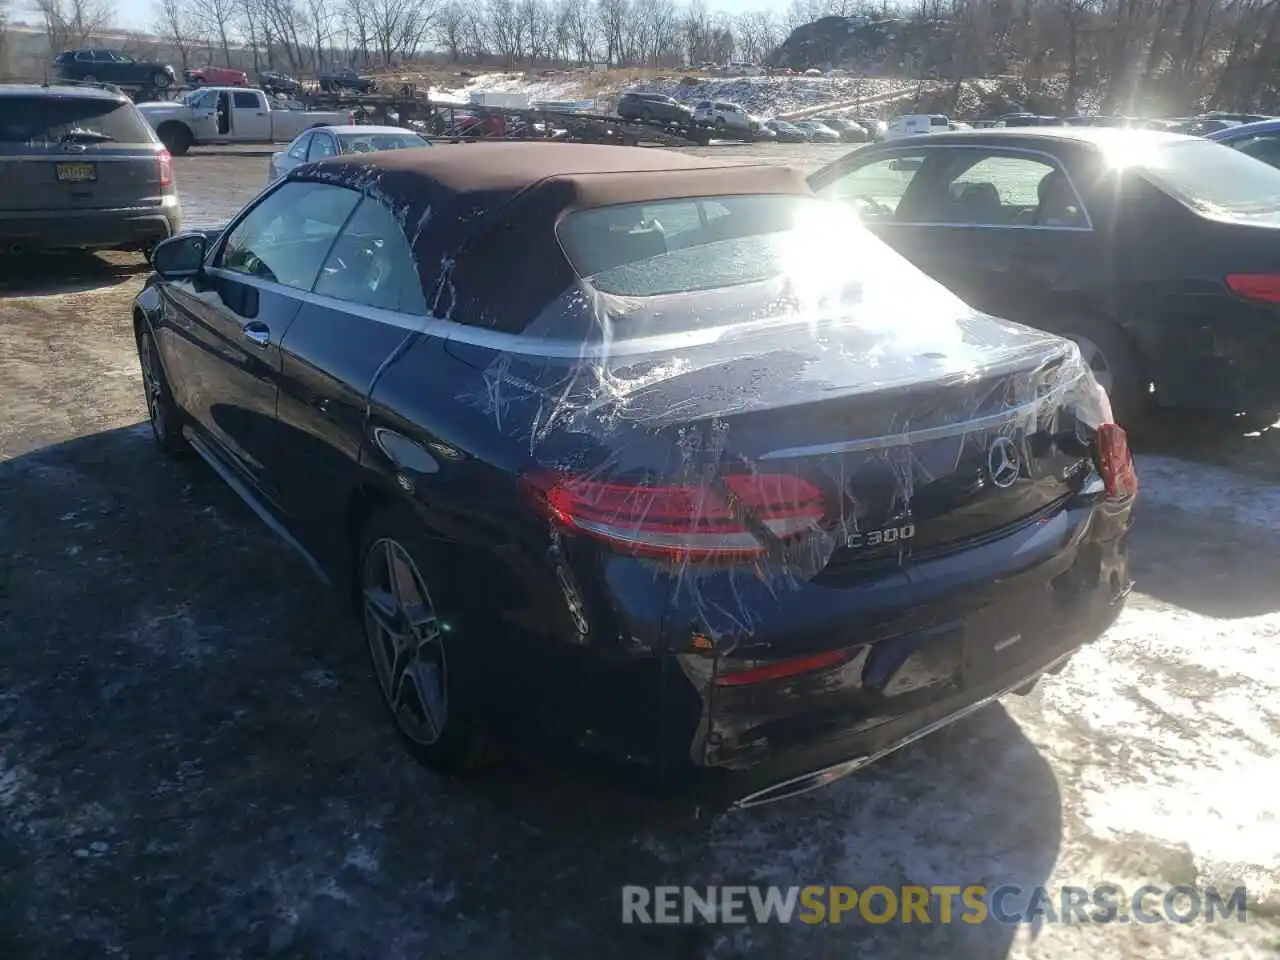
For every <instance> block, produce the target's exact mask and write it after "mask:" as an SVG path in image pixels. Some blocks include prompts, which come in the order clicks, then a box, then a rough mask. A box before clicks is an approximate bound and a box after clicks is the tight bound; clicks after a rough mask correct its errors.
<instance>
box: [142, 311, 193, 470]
mask: <svg viewBox="0 0 1280 960" xmlns="http://www.w3.org/2000/svg"><path fill="white" fill-rule="evenodd" d="M136 335H137V344H138V364H139V366H140V367H141V368H142V395H143V398H144V399H145V400H146V403H147V416H148V418H149V419H150V421H151V436H152V437H153V438H154V439H155V442H156V446H157V447H159V448H160V452H161V453H163V454H164V455H165V456H167V457H171V458H172V459H174V460H181V459H182V458H183V457H185V456H186V455H187V453H188V452H189V451H190V447H189V446H188V445H187V441H186V439H185V438H184V437H183V436H182V423H183V420H184V419H185V418H184V417H183V415H182V409H181V408H180V407H179V406H178V405H177V404H176V403H175V402H174V400H173V392H172V391H171V390H170V389H169V380H168V378H167V377H166V376H165V374H164V367H163V366H161V364H160V352H159V351H158V350H157V349H156V341H155V338H154V337H152V335H151V331H150V329H148V327H147V325H146V324H145V323H142V322H139V324H138V329H137V331H136Z"/></svg>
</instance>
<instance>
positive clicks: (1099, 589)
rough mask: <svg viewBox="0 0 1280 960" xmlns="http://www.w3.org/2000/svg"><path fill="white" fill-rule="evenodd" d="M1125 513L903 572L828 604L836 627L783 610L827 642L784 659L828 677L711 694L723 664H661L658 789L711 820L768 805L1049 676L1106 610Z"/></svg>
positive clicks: (1084, 512)
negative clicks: (901, 583)
mask: <svg viewBox="0 0 1280 960" xmlns="http://www.w3.org/2000/svg"><path fill="white" fill-rule="evenodd" d="M1130 510H1131V506H1130V505H1123V506H1118V505H1115V504H1107V503H1103V504H1099V505H1094V506H1081V507H1079V508H1078V509H1075V510H1070V509H1069V510H1066V511H1063V513H1061V514H1059V515H1058V516H1057V517H1055V518H1054V521H1053V522H1052V523H1050V524H1045V525H1043V526H1042V527H1040V528H1039V529H1038V530H1030V531H1026V532H1024V533H1023V534H1020V535H1017V536H1011V537H1009V538H1005V539H1004V540H1000V541H995V542H993V543H990V544H987V545H985V546H983V547H980V548H977V549H975V550H971V551H966V552H965V553H964V554H959V555H955V556H952V557H949V558H944V559H941V560H938V561H930V562H929V563H924V564H921V565H919V567H917V568H916V570H915V572H914V573H915V580H916V583H915V584H914V586H911V585H908V587H907V590H906V591H905V592H903V593H899V591H897V590H895V589H894V587H893V586H892V585H891V584H890V583H888V582H887V581H886V580H881V581H880V582H877V583H867V584H865V585H864V586H860V587H858V588H854V589H852V590H849V589H845V590H841V591H839V592H840V593H842V594H846V595H847V596H846V603H847V605H848V613H847V617H846V619H845V620H844V622H843V623H841V622H840V621H839V620H838V619H836V620H834V621H832V620H831V618H830V613H831V611H825V612H824V611H821V610H820V609H819V608H820V606H821V604H820V603H819V602H818V601H817V599H816V597H815V598H814V599H813V600H812V601H811V602H810V603H803V601H801V603H796V600H795V599H793V600H790V601H789V602H788V603H787V606H788V607H790V608H791V610H792V613H791V615H790V616H791V619H792V620H793V621H796V622H797V623H798V625H799V626H800V628H801V629H804V630H805V631H806V632H807V633H810V636H812V633H811V631H812V630H814V629H815V628H816V629H821V626H820V624H819V622H818V621H817V620H816V619H815V614H816V615H817V617H820V618H821V619H823V620H827V623H826V625H825V632H826V635H827V637H828V638H829V639H827V640H826V641H825V643H821V642H819V643H818V644H814V645H806V649H803V650H793V651H792V652H794V653H796V654H811V653H815V652H818V651H820V650H825V651H830V650H832V649H833V648H835V649H843V650H845V651H846V652H847V653H848V659H847V660H846V661H845V662H844V663H842V664H840V665H838V666H835V667H832V668H829V669H825V670H821V671H815V672H813V673H808V674H803V675H800V676H797V677H793V678H790V679H782V680H770V681H765V682H761V683H754V684H750V685H745V686H728V687H725V686H717V685H716V683H715V681H714V678H715V677H716V676H717V675H718V674H719V673H720V672H722V671H723V670H724V667H725V663H724V662H721V661H726V660H727V659H728V658H724V657H722V658H717V657H716V656H714V655H706V654H702V655H700V654H693V653H685V654H679V655H676V656H675V657H673V658H671V659H673V660H674V661H676V662H677V663H678V669H676V670H671V671H669V672H670V673H672V674H682V676H673V677H671V679H670V681H669V683H668V685H667V687H668V691H669V695H668V697H667V702H666V708H667V709H666V711H665V714H666V717H667V723H668V725H669V726H668V729H669V730H670V734H671V735H670V736H669V738H668V739H667V750H668V764H667V770H668V774H669V783H670V784H671V785H672V786H673V787H678V788H684V789H691V790H692V791H693V792H694V793H695V794H696V795H697V796H698V798H699V802H700V803H702V804H703V805H705V806H707V807H709V808H711V809H713V810H723V809H726V808H732V807H743V806H754V805H757V804H759V803H767V802H772V801H775V800H780V799H784V798H786V797H789V796H793V795H796V794H799V793H804V792H807V791H808V790H811V789H814V788H815V787H819V786H822V785H824V784H826V783H830V782H831V781H833V780H835V779H838V778H839V777H842V776H845V775H847V774H850V773H853V772H855V771H856V770H859V769H861V768H862V767H864V766H866V765H867V764H869V763H871V762H874V761H875V760H876V759H878V758H879V757H882V756H884V755H885V754H887V753H890V752H892V751H894V750H896V749H898V748H899V747H902V746H905V745H906V744H907V743H910V742H912V741H913V740H915V739H918V738H920V737H922V736H924V735H926V734H928V733H931V732H933V731H934V730H936V729H939V728H941V727H943V726H946V725H948V724H949V723H951V722H954V721H956V720H958V719H960V718H961V717H963V716H965V715H966V714H968V713H970V712H972V711H973V710H975V709H977V708H979V707H981V706H983V705H985V704H986V703H989V702H991V701H992V700H994V699H996V698H998V697H999V696H1001V695H1003V694H1004V693H1007V692H1009V691H1010V690H1013V689H1017V688H1018V687H1020V686H1022V685H1023V684H1025V683H1027V682H1028V681H1030V680H1032V679H1034V678H1036V677H1038V676H1039V675H1041V674H1042V673H1044V672H1046V671H1050V670H1057V669H1060V667H1061V665H1062V664H1063V663H1064V662H1065V660H1066V659H1067V658H1068V657H1069V656H1070V655H1071V654H1072V653H1073V652H1074V651H1075V650H1077V649H1078V648H1079V647H1081V646H1082V645H1084V644H1085V643H1088V642H1090V641H1091V640H1094V639H1096V638H1097V637H1098V636H1100V635H1101V634H1102V633H1103V632H1104V631H1105V630H1106V628H1107V627H1108V626H1109V625H1110V624H1111V623H1112V622H1113V621H1114V619H1115V617H1116V616H1117V615H1118V613H1119V611H1120V609H1121V608H1122V605H1123V601H1124V598H1125V596H1127V594H1128V591H1129V588H1130V580H1129V574H1128V558H1127V531H1128V529H1129V517H1130ZM1037 538H1040V540H1041V541H1042V542H1040V543H1037V542H1036V539H1037ZM934 565H936V569H934V570H932V571H931V570H929V569H928V568H929V567H931V566H934ZM802 592H803V591H802ZM876 594H881V595H882V596H883V599H884V601H885V602H886V605H884V606H882V605H881V604H880V603H877V602H876V596H875V595H876ZM895 594H896V596H895ZM912 594H914V595H915V600H914V602H913V601H912V600H911V599H910V596H911V595H912ZM859 595H860V596H859ZM712 599H713V598H711V597H704V598H703V600H704V601H711V600H712ZM760 627H766V628H767V624H765V623H762V624H760ZM756 636H757V637H759V636H760V633H759V627H758V629H757V634H756ZM831 638H834V639H836V643H834V644H833V643H832V639H831ZM751 639H753V638H747V639H746V640H744V642H743V645H744V646H745V645H746V644H748V643H750V642H751ZM790 645H791V644H790V642H788V646H790ZM734 656H736V657H739V658H741V657H742V656H743V653H742V652H741V651H737V652H735V654H734ZM682 687H683V690H682V689H681V688H682ZM682 693H683V695H682ZM677 751H679V752H678V753H677ZM673 761H674V762H673Z"/></svg>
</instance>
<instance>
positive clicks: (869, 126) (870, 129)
mask: <svg viewBox="0 0 1280 960" xmlns="http://www.w3.org/2000/svg"><path fill="white" fill-rule="evenodd" d="M858 123H860V124H862V126H863V129H865V130H866V131H867V139H868V140H871V141H872V142H873V143H878V142H879V141H881V140H883V139H885V136H886V135H887V134H888V132H889V125H888V124H887V123H885V122H884V121H883V120H881V119H880V118H879V117H859V118H858Z"/></svg>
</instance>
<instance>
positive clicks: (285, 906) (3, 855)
mask: <svg viewBox="0 0 1280 960" xmlns="http://www.w3.org/2000/svg"><path fill="white" fill-rule="evenodd" d="M0 810H3V816H0V862H3V863H5V864H6V870H5V872H4V875H3V877H2V878H0V955H3V956H13V957H19V956H20V957H24V958H35V957H50V958H58V960H64V958H72V957H88V956H94V957H97V956H107V955H115V954H119V955H132V956H161V955H184V956H220V957H230V956H251V957H266V956H289V957H320V956H324V957H352V958H364V957H370V956H376V957H397V956H404V957H422V956H433V957H439V956H465V957H467V958H504V960H505V958H510V957H513V956H519V957H522V958H536V957H556V958H560V957H568V956H592V955H595V954H597V953H598V952H599V951H600V950H601V949H602V948H605V949H608V951H609V953H610V955H611V956H614V957H624V958H628V957H663V958H682V957H688V958H694V957H699V958H701V957H707V956H742V955H754V954H758V955H767V956H784V955H785V956H787V957H807V956H814V957H817V956H835V955H848V954H849V952H850V951H851V950H856V951H857V953H858V955H859V956H864V957H878V956H885V957H890V956H892V957H898V956H902V957H916V956H920V955H922V953H927V954H938V955H946V956H951V957H975V958H982V960H998V958H1001V957H1004V956H1005V955H1006V954H1007V952H1008V950H1009V945H1010V942H1011V938H1012V932H1013V928H1011V927H1002V926H999V925H995V924H993V923H987V924H984V925H981V926H972V925H968V924H964V923H958V922H957V923H953V924H952V925H950V926H946V927H939V926H927V925H922V924H919V923H917V924H909V925H900V924H896V923H895V924H889V925H883V926H876V925H870V924H867V923H865V922H861V921H857V920H855V922H854V923H851V924H843V925H840V926H819V927H812V928H811V927H807V926H805V925H803V924H799V923H792V924H791V925H789V926H786V927H783V926H778V925H770V926H760V925H754V924H753V925H749V926H744V927H717V928H710V927H705V926H704V927H674V928H673V927H649V928H639V927H624V926H622V924H621V922H620V921H621V887H622V885H624V884H641V885H657V884H675V885H684V884H689V885H693V886H698V887H702V886H705V885H707V884H713V883H714V884H725V883H758V884H780V885H791V884H801V885H803V884H840V883H846V884H853V885H857V886H868V885H872V884H883V885H887V886H890V887H893V886H896V885H899V884H904V883H909V884H925V885H929V884H968V883H984V884H986V885H987V886H988V887H994V886H997V885H1000V884H1017V885H1020V886H1022V887H1032V886H1035V885H1038V884H1042V883H1044V882H1046V879H1047V877H1048V876H1049V873H1050V871H1051V869H1052V868H1053V865H1054V862H1055V859H1056V856H1057V852H1058V847H1059V842H1060V836H1061V831H1062V813H1061V798H1060V795H1059V791H1058V786H1057V784H1056V782H1055V780H1054V778H1053V775H1052V773H1051V771H1050V769H1049V767H1048V765H1047V764H1046V762H1045V761H1044V759H1043V758H1042V757H1041V756H1040V755H1039V754H1038V752H1037V751H1036V749H1035V748H1034V746H1033V745H1032V744H1031V743H1030V742H1028V741H1027V739H1026V738H1025V737H1024V736H1023V734H1022V733H1021V731H1020V729H1019V727H1018V726H1017V725H1016V724H1015V723H1014V722H1013V720H1012V719H1011V718H1010V717H1009V716H1008V714H1006V713H1005V711H1004V710H1003V709H1001V708H998V707H997V708H992V709H989V710H986V711H982V712H981V713H979V714H977V715H975V716H974V717H972V718H970V719H969V720H968V721H966V722H965V723H963V724H960V725H957V726H956V727H953V728H951V729H950V730H947V731H944V732H943V733H941V734H938V735H937V736H935V737H933V738H930V739H928V740H926V741H923V742H921V743H919V744H917V745H915V746H913V747H912V748H910V749H908V750H906V751H904V752H903V753H901V754H899V755H898V756H896V757H894V758H891V760H889V761H887V762H885V763H883V764H880V765H878V766H877V767H875V768H874V769H872V770H870V771H867V772H866V773H865V775H863V776H859V777H857V778H853V779H850V780H848V781H845V782H842V783H840V784H837V785H835V786H833V787H831V788H828V789H826V790H824V791H821V792H818V793H816V794H812V795H810V796H808V797H805V798H800V799H798V800H795V801H793V802H790V803H785V804H781V805H777V806H775V807H772V808H765V809H764V810H760V811H755V812H749V813H745V814H739V815H736V816H730V817H726V818H722V819H720V820H717V821H714V822H712V823H710V824H707V823H695V822H693V821H691V820H690V819H678V818H676V817H674V816H671V815H670V813H669V809H668V808H667V807H654V808H653V809H651V810H650V809H646V808H645V806H644V805H643V804H639V803H637V802H634V801H625V802H624V801H623V800H622V799H620V798H619V797H618V796H616V795H614V794H611V793H610V792H609V791H607V790H604V789H602V788H600V787H598V786H597V785H595V784H592V783H587V782H580V781H577V780H572V779H568V778H560V777H556V776H552V775H548V773H547V772H546V771H532V770H528V769H523V768H516V767H514V766H513V767H508V768H503V769H500V770H497V771H493V772H491V773H490V774H488V775H487V776H486V777H485V778H484V779H483V780H479V781H475V780H471V781H467V780H457V779H443V778H440V777H437V776H436V775H434V774H432V773H431V772H429V771H427V770H425V769H424V768H422V767H420V766H418V765H416V764H415V763H413V762H412V761H411V760H410V759H409V758H408V756H407V755H406V754H405V753H404V752H403V751H402V749H401V748H400V745H399V743H398V741H397V739H396V737H395V736H394V734H393V732H392V729H391V725H390V723H389V721H388V719H387V718H386V717H385V716H384V712H383V707H382V705H381V703H380V702H379V700H378V698H377V693H376V688H375V686H374V682H373V680H372V677H371V675H370V671H369V670H368V669H367V667H366V662H365V654H364V651H363V649H362V644H361V642H360V640H359V639H358V634H357V632H356V631H355V629H354V628H353V627H352V626H350V624H349V621H348V620H347V619H346V616H345V614H344V612H343V611H342V610H341V609H340V608H339V606H338V605H337V603H336V602H335V601H334V599H333V598H332V597H331V596H329V595H328V594H327V593H326V592H325V591H324V590H323V588H321V587H320V586H319V585H317V584H315V583H314V581H313V580H312V579H311V578H310V575H309V574H308V572H307V570H306V568H305V566H304V565H303V563H302V562H301V561H300V560H298V559H297V558H295V557H294V556H293V554H291V553H290V552H288V551H287V550H286V549H285V548H284V547H282V546H281V545H279V544H278V543H277V542H276V540H275V539H274V538H273V537H272V536H271V535H270V534H269V533H268V532H267V531H266V530H265V528H263V527H262V526H261V525H260V524H259V523H258V521H257V520H256V519H255V518H254V517H253V516H252V514H250V513H249V511H248V510H247V509H245V508H244V507H243V506H242V505H241V504H240V503H239V502H238V501H237V500H235V499H234V498H233V496H232V495H231V494H230V493H229V492H228V491H227V490H226V488H225V487H223V486H222V485H221V483H220V482H219V481H218V480H217V479H216V478H215V477H214V476H213V475H212V473H211V472H210V471H209V470H207V469H206V468H205V467H204V466H203V465H202V464H200V463H198V462H196V463H193V464H181V465H175V464H172V463H169V462H167V461H164V460H162V459H161V458H159V457H158V456H157V455H156V454H155V453H154V451H153V447H152V443H151V440H150V437H149V433H148V430H147V427H146V426H145V425H144V424H140V425H137V426H134V427H130V428H125V429H119V430H114V431H110V432H105V433H100V434H97V435H94V436H91V437H86V438H83V439H80V440H76V441H72V442H69V443H66V444H62V445H59V446H56V447H49V448H45V449H43V450H39V451H36V452H33V453H30V454H27V455H24V456H21V457H18V458H16V459H14V460H10V461H8V462H5V463H3V464H0ZM934 916H935V918H936V916H937V914H936V912H935V914H934Z"/></svg>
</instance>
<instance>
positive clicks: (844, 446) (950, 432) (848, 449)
mask: <svg viewBox="0 0 1280 960" xmlns="http://www.w3.org/2000/svg"><path fill="white" fill-rule="evenodd" d="M1070 386H1071V385H1070V384H1068V385H1066V386H1063V387H1059V388H1058V389H1057V390H1055V391H1053V392H1052V393H1048V394H1046V395H1045V396H1043V397H1037V398H1036V399H1035V400H1032V401H1031V402H1030V403H1024V404H1022V405H1021V406H1017V407H1010V408H1008V409H1007V410H1002V411H1000V412H999V413H993V414H991V415H990V416H986V417H979V418H978V419H976V420H965V421H962V422H960V423H947V424H943V425H942V426H937V427H926V428H924V429H922V430H908V431H906V432H905V433H894V434H886V435H884V436H880V437H861V438H858V439H854V440H837V441H834V442H832V443H815V444H810V445H809V446H804V447H784V448H782V449H781V450H770V451H769V452H768V453H764V454H761V455H760V456H758V457H756V459H757V460H784V459H788V458H790V457H818V456H822V455H824V454H831V453H860V452H862V451H865V450H885V449H891V448H893V447H909V446H911V445H913V444H917V443H927V442H928V441H930V440H945V439H946V438H947V437H956V436H962V435H964V434H966V433H969V432H971V431H974V430H989V429H990V428H991V427H998V426H1000V425H1001V424H1004V423H1008V422H1009V421H1010V420H1017V419H1019V418H1022V417H1030V416H1031V415H1032V414H1033V413H1034V412H1035V410H1036V408H1037V407H1039V406H1040V405H1041V404H1044V403H1049V402H1051V401H1053V400H1055V398H1056V397H1057V395H1058V394H1059V393H1061V392H1063V391H1065V390H1067V389H1068V388H1069V387H1070Z"/></svg>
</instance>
